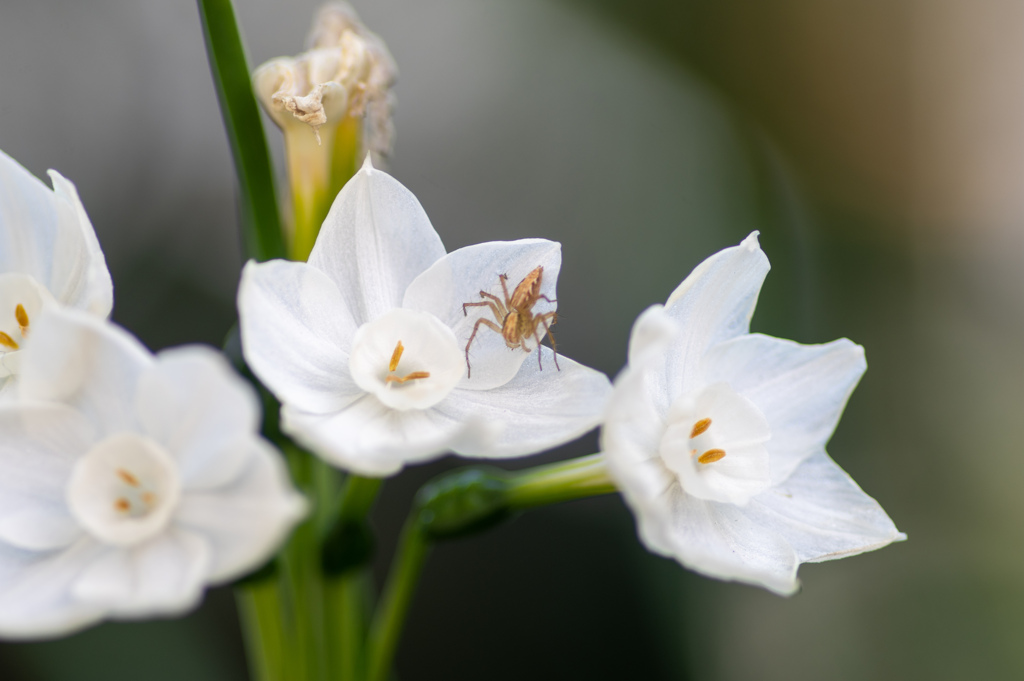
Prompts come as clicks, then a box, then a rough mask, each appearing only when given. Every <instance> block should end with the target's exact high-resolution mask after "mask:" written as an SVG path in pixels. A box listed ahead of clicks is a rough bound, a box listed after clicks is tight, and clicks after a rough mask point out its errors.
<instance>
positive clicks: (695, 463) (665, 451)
mask: <svg viewBox="0 0 1024 681" xmlns="http://www.w3.org/2000/svg"><path fill="white" fill-rule="evenodd" d="M667 421H668V422H667V426H666V428H665V432H664V434H663V435H662V438H661V446H660V447H659V453H660V454H661V459H662V462H663V463H664V464H665V467H666V468H668V469H669V470H670V471H671V472H672V473H674V474H675V475H676V477H677V478H678V480H679V483H680V484H681V485H682V487H683V490H684V491H686V493H687V494H690V495H692V496H695V497H697V498H700V499H706V500H708V501H720V502H726V503H731V504H738V505H741V506H742V505H744V504H746V503H747V502H748V501H750V499H751V498H752V497H754V496H755V495H756V494H758V493H760V492H762V491H764V490H766V489H767V488H768V487H769V486H770V484H771V475H770V470H769V463H768V451H767V450H766V449H765V447H764V443H765V442H767V441H768V439H769V438H770V437H771V429H770V428H769V426H768V422H767V420H765V418H764V415H763V414H761V412H760V410H759V409H758V408H757V407H756V406H754V404H753V403H752V402H750V400H748V399H746V398H745V397H743V396H742V395H740V394H739V393H737V392H735V391H734V390H733V389H732V388H730V387H729V386H728V385H727V384H725V383H716V384H714V385H711V386H708V387H707V388H704V389H703V390H701V391H700V392H698V393H696V394H693V395H684V396H683V397H681V398H679V399H678V400H676V402H674V403H673V404H672V407H671V408H670V409H669V413H668V419H667Z"/></svg>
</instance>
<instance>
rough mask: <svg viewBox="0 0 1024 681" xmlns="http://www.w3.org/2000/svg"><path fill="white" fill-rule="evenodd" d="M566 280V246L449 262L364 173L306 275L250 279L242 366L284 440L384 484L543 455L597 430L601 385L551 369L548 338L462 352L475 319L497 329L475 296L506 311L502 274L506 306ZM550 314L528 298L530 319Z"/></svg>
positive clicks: (499, 247) (533, 245)
mask: <svg viewBox="0 0 1024 681" xmlns="http://www.w3.org/2000/svg"><path fill="white" fill-rule="evenodd" d="M560 265H561V249H560V246H559V245H558V244H557V243H554V242H551V241H545V240H543V239H526V240H523V241H516V242H491V243H485V244H479V245H476V246H470V247H468V248H463V249H460V250H458V251H455V252H454V253H450V254H448V255H445V250H444V246H442V245H441V240H440V238H439V237H438V236H437V233H436V232H435V231H434V228H433V227H431V225H430V221H429V219H428V218H427V216H426V214H425V213H424V212H423V208H422V207H421V206H420V204H419V202H418V201H417V200H416V197H415V196H413V195H412V194H411V193H410V192H409V190H407V189H406V188H405V187H403V186H402V185H401V184H399V183H398V182H397V181H395V180H394V179H393V178H392V177H390V176H389V175H387V174H385V173H383V172H381V171H379V170H375V169H374V168H373V167H372V166H371V165H370V162H369V159H367V162H366V163H365V164H364V165H363V168H362V170H360V171H359V172H358V173H357V174H356V175H355V177H353V178H352V180H351V181H350V182H349V183H348V184H347V185H346V186H345V188H344V189H343V190H342V191H341V193H340V194H339V195H338V198H337V200H336V201H335V203H334V206H333V207H332V208H331V212H330V214H329V215H328V216H327V220H326V221H325V222H324V225H323V228H322V229H321V231H320V235H319V237H318V238H317V241H316V246H315V247H314V248H313V252H312V254H311V255H310V258H309V262H308V264H307V263H301V262H288V261H281V260H277V261H271V262H268V263H263V264H256V263H253V262H250V263H249V264H248V265H246V267H245V270H244V272H243V274H242V283H241V286H240V288H239V293H238V309H239V319H240V327H241V332H242V348H243V353H244V355H245V359H246V361H247V362H248V363H249V366H250V367H251V368H252V370H253V371H254V372H255V373H256V375H257V376H259V378H260V380H261V381H263V382H264V383H265V384H266V386H267V387H268V388H269V389H270V390H271V391H272V392H273V393H274V394H275V395H276V396H277V397H278V399H280V400H281V402H282V404H283V407H282V428H283V429H284V430H285V431H286V432H288V433H289V434H291V435H293V436H294V437H295V438H297V439H298V440H299V441H300V442H302V443H304V444H305V445H307V446H309V447H310V448H311V449H313V450H314V451H316V452H318V453H319V454H320V455H321V456H323V457H324V458H325V459H327V460H329V461H331V462H333V463H335V464H337V465H338V466H341V467H343V468H346V469H350V470H353V471H356V472H358V473H360V474H363V475H373V476H383V475H390V474H392V473H394V472H396V471H398V470H399V469H400V468H401V467H402V466H403V465H405V464H406V463H410V462H413V461H422V460H425V459H429V458H435V457H437V456H440V455H441V454H443V453H445V452H447V451H449V450H451V451H454V452H456V453H458V454H462V455H465V456H474V457H513V456H523V455H526V454H531V453H535V452H539V451H542V450H544V449H548V448H551V447H554V446H556V445H559V444H562V443H564V442H567V441H569V440H571V439H573V438H575V437H578V436H579V435H581V434H583V433H585V432H586V431H588V430H590V429H591V428H593V427H594V426H596V425H597V423H598V420H599V417H600V414H601V412H602V409H603V408H604V405H605V403H606V401H607V398H608V395H609V394H610V391H611V386H610V384H609V382H608V379H607V378H606V377H605V376H604V375H603V374H601V373H598V372H596V371H594V370H592V369H588V368H586V367H584V366H581V365H579V364H577V363H575V362H573V361H572V360H570V359H568V358H565V357H558V358H557V366H556V358H555V356H554V355H553V353H552V351H551V350H550V349H549V348H547V347H545V346H542V347H539V348H537V347H536V345H537V340H538V339H539V338H540V337H542V336H543V335H544V329H543V328H542V327H538V334H537V336H536V337H534V336H532V335H530V336H529V337H528V338H527V339H525V340H524V342H523V347H518V348H515V349H510V348H509V347H508V346H507V345H506V342H505V340H504V339H503V338H502V336H501V335H500V334H499V333H497V332H495V331H493V330H491V329H490V328H487V327H486V326H485V325H481V326H480V327H479V332H478V333H477V335H476V337H475V338H473V342H472V344H471V345H469V341H470V336H471V334H472V332H473V328H474V326H475V325H476V322H477V320H478V319H480V318H485V319H488V320H490V321H493V320H494V319H495V316H494V315H493V314H492V312H491V310H490V309H489V308H488V307H487V306H481V305H479V303H481V302H482V301H484V300H485V299H484V298H483V297H482V296H481V295H480V292H481V291H484V292H487V293H491V294H494V295H497V296H498V297H499V298H500V297H502V296H503V294H502V291H501V284H500V280H499V275H501V274H505V275H507V276H508V285H507V286H508V287H509V288H510V293H511V287H514V286H516V284H517V283H518V282H519V281H520V280H522V279H523V278H524V277H526V276H527V275H528V274H530V273H531V272H534V271H535V270H536V269H537V268H538V267H541V268H543V270H542V276H541V281H540V284H541V286H540V291H539V293H540V294H542V295H543V296H544V297H546V298H548V299H550V300H552V301H554V299H555V282H556V280H557V277H558V271H559V267H560ZM463 303H474V304H477V305H476V306H473V307H468V308H465V310H464V308H463ZM553 311H554V305H553V303H548V302H546V301H544V300H543V299H542V298H538V301H537V304H536V308H535V309H534V310H533V313H534V314H541V313H546V312H553ZM467 347H468V351H467ZM527 349H528V350H530V352H526V351H524V350H527ZM527 358H530V359H531V361H525V360H526V359H527ZM467 363H468V364H469V368H471V377H469V376H467V373H469V372H468V371H467Z"/></svg>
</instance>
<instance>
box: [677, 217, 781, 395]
mask: <svg viewBox="0 0 1024 681" xmlns="http://www.w3.org/2000/svg"><path fill="white" fill-rule="evenodd" d="M768 268H769V265H768V258H766V257H765V255H764V253H763V252H762V251H761V248H760V247H759V246H758V245H757V232H754V233H753V234H751V235H750V236H748V237H747V238H746V239H744V240H743V242H742V243H741V244H740V245H738V246H733V247H732V248H726V249H725V250H723V251H719V252H718V253H716V254H715V255H713V256H711V257H710V258H708V259H707V260H705V261H704V262H702V263H701V264H700V265H698V266H697V268H696V269H695V270H694V271H693V272H692V273H691V274H690V276H688V277H687V278H686V279H685V280H684V281H683V283H681V284H680V285H679V287H678V288H677V289H676V290H675V291H674V292H673V293H672V295H671V296H669V299H668V302H667V303H666V304H665V311H666V312H667V313H668V314H669V315H670V316H671V317H672V318H673V319H675V320H676V321H677V322H678V323H679V324H680V325H681V326H682V328H683V333H682V334H680V335H679V336H677V337H676V338H675V339H674V340H673V342H672V344H671V348H670V349H669V356H668V361H667V371H666V382H667V385H668V386H669V387H670V390H671V391H672V392H671V393H670V395H669V396H670V398H671V399H672V400H675V398H676V397H678V396H679V395H680V394H683V393H685V392H689V391H690V390H692V389H693V387H694V385H695V384H696V383H695V382H696V380H697V377H696V376H695V372H694V367H695V366H696V365H697V363H698V362H699V360H700V358H701V357H702V356H703V355H704V353H705V352H707V351H708V349H710V348H711V347H713V346H715V345H717V344H718V343H721V342H723V341H727V340H729V339H731V338H735V337H737V336H740V335H742V334H745V333H747V331H748V330H749V328H750V317H751V316H752V315H753V314H754V306H755V305H756V304H757V296H758V294H759V293H760V291H761V284H762V283H763V282H764V278H765V275H767V274H768ZM696 385H699V384H696Z"/></svg>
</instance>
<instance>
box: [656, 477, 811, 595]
mask: <svg viewBox="0 0 1024 681" xmlns="http://www.w3.org/2000/svg"><path fill="white" fill-rule="evenodd" d="M648 524H655V525H662V527H660V528H659V529H658V531H659V532H660V533H663V534H664V535H667V536H668V537H669V539H670V542H671V551H669V552H663V553H665V555H668V556H670V557H672V558H675V559H676V560H678V561H679V562H680V563H682V564H683V565H685V566H686V567H688V568H691V569H693V570H696V571H697V572H700V573H702V574H705V575H708V576H709V577H715V578H717V579H725V580H735V581H740V582H747V583H750V584H757V585H760V586H763V587H765V588H766V589H770V590H771V591H774V592H776V593H778V594H782V595H788V594H791V593H793V592H795V591H796V590H797V587H798V583H797V581H796V569H797V566H798V565H799V559H798V556H797V554H796V552H795V551H794V550H793V548H792V547H791V546H790V545H789V543H788V542H787V541H786V539H785V537H783V536H782V535H780V534H778V533H776V532H773V531H771V529H770V528H766V527H764V526H762V525H759V524H758V523H756V522H754V521H752V520H751V519H749V518H748V517H746V516H745V515H744V514H743V508H741V507H739V506H735V505H734V504H723V503H719V502H715V501H703V500H700V499H696V498H694V497H691V496H690V495H688V494H686V493H684V492H683V491H682V490H681V489H679V488H673V490H672V491H671V492H669V493H668V494H666V495H665V497H664V499H663V500H662V508H661V509H660V512H659V513H650V512H648V513H646V514H645V516H644V517H643V518H641V522H640V530H641V539H644V540H645V543H646V533H647V531H649V530H648V528H647V525H648ZM648 548H650V549H651V550H657V548H656V546H653V545H649V546H648Z"/></svg>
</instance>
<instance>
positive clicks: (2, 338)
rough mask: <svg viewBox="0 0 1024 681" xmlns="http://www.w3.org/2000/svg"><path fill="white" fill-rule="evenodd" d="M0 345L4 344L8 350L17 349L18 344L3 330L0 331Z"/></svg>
mask: <svg viewBox="0 0 1024 681" xmlns="http://www.w3.org/2000/svg"><path fill="white" fill-rule="evenodd" d="M0 345H2V346H4V347H5V348H7V349H8V350H17V349H18V344H17V343H16V342H15V341H14V339H13V338H11V337H10V336H8V335H7V334H6V333H4V332H3V331H0Z"/></svg>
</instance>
